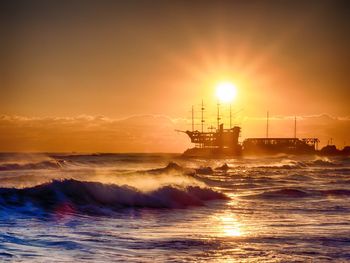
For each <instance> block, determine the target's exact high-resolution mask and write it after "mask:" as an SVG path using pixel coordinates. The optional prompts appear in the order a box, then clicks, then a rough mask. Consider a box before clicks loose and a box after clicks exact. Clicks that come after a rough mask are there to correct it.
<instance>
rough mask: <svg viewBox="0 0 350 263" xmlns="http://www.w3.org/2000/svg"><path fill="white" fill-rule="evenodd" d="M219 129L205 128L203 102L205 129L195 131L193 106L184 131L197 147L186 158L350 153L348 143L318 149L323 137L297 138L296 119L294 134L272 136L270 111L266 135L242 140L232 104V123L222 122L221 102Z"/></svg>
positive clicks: (186, 153)
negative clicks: (233, 117) (340, 147)
mask: <svg viewBox="0 0 350 263" xmlns="http://www.w3.org/2000/svg"><path fill="white" fill-rule="evenodd" d="M217 107H218V108H217V128H214V127H212V126H211V127H210V128H209V129H210V131H208V132H205V131H204V123H205V120H204V117H203V116H204V115H203V111H204V106H203V101H202V105H201V131H199V130H194V110H193V106H192V130H186V131H181V130H177V131H178V132H182V133H185V134H187V136H188V137H189V138H190V140H191V142H192V143H193V144H194V147H193V148H190V149H187V150H186V151H185V152H184V153H183V156H186V157H232V156H233V157H234V156H242V155H274V154H292V155H310V154H318V155H350V146H345V147H344V149H343V150H338V149H337V148H336V147H335V146H334V145H327V146H325V147H323V148H322V149H321V150H319V149H318V145H319V143H320V140H319V139H318V138H297V136H296V118H295V121H294V137H291V138H284V137H274V138H270V137H269V136H268V135H269V113H268V112H267V118H266V137H262V138H246V139H245V140H244V141H243V142H242V143H240V141H239V138H240V133H241V127H239V126H232V125H231V123H232V121H231V116H232V114H231V107H230V126H229V128H227V129H225V128H224V123H222V122H220V120H221V118H220V104H219V103H218V104H217Z"/></svg>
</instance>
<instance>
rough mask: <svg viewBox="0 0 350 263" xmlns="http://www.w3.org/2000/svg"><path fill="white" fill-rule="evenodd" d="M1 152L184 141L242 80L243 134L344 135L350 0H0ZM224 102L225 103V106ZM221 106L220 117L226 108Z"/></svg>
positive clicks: (238, 105)
mask: <svg viewBox="0 0 350 263" xmlns="http://www.w3.org/2000/svg"><path fill="white" fill-rule="evenodd" d="M0 5H1V11H0V12H1V16H0V17H1V18H0V19H1V27H0V30H1V31H0V33H1V41H0V52H1V60H0V61H1V62H0V89H1V90H0V91H1V96H0V115H1V116H0V151H111V152H118V151H133V152H147V151H165V152H172V151H174V152H181V151H183V150H185V149H186V147H188V146H189V144H188V139H187V138H186V137H184V136H183V135H181V134H177V133H175V132H174V129H177V128H180V129H189V128H190V124H189V121H188V119H189V118H190V112H189V111H190V108H191V105H192V104H194V105H195V106H196V108H198V109H199V107H198V105H199V103H200V102H201V99H203V100H204V102H205V104H206V107H207V112H206V117H207V124H208V125H210V124H211V122H213V121H214V120H213V114H215V108H214V107H215V103H216V98H215V85H216V84H217V83H218V82H220V81H231V82H232V83H234V84H235V85H236V86H237V89H238V91H237V98H236V100H235V101H234V102H233V104H232V107H233V109H234V112H237V114H236V115H235V117H236V118H235V123H236V124H239V125H241V126H242V129H243V133H242V139H243V138H244V137H248V136H252V137H262V136H265V133H264V132H265V128H264V123H265V121H264V116H265V115H266V111H267V110H269V111H270V113H271V116H272V119H271V133H272V135H274V136H281V137H288V136H289V137H290V136H292V134H293V121H294V116H298V120H299V122H298V123H299V124H300V126H299V127H298V132H299V136H307V137H320V139H321V140H322V143H323V144H326V143H327V140H329V139H330V138H333V140H334V142H335V143H336V144H337V146H339V147H342V146H343V145H344V143H347V144H350V133H348V131H349V129H350V107H349V99H350V85H349V84H350V72H349V69H350V49H349V47H350V34H349V25H350V21H349V20H350V19H349V13H350V5H349V3H348V1H335V0H332V1H322V0H320V1H133V0H129V1H2V2H1V4H0ZM223 113H227V106H226V108H225V106H223ZM226 116H227V115H226Z"/></svg>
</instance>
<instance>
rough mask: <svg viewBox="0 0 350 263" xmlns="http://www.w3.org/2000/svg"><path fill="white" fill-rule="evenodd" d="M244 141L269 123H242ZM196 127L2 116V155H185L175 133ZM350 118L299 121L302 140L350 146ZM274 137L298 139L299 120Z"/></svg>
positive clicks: (283, 119) (283, 123)
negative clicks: (174, 153) (316, 140)
mask: <svg viewBox="0 0 350 263" xmlns="http://www.w3.org/2000/svg"><path fill="white" fill-rule="evenodd" d="M236 121H237V122H238V123H239V124H240V126H241V127H242V137H241V140H243V139H245V138H249V137H264V136H265V131H266V118H264V117H240V118H238V119H237V120H236ZM190 123H191V121H190V120H188V119H184V118H176V119H172V118H169V117H167V116H164V115H136V116H131V117H128V118H124V119H112V118H108V117H104V116H88V115H81V116H76V117H47V118H38V117H23V116H7V115H3V116H0V151H40V152H72V151H75V152H183V151H184V150H185V149H187V148H188V147H191V144H190V142H189V138H188V137H187V136H186V135H185V134H182V133H177V132H175V129H181V130H185V129H188V128H190V125H191V124H190ZM349 130H350V118H349V117H334V116H331V115H328V114H320V115H312V116H297V136H298V137H318V138H319V139H320V140H321V145H325V144H327V142H328V141H330V139H331V138H332V140H333V142H334V143H336V144H337V145H338V147H340V148H342V147H343V146H344V143H347V144H350V133H349V132H348V131H349ZM269 135H270V137H292V136H294V116H272V117H271V118H270V122H269Z"/></svg>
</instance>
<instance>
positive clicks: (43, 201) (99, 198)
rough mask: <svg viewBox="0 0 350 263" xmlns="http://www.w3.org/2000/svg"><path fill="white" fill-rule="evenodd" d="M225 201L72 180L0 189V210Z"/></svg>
mask: <svg viewBox="0 0 350 263" xmlns="http://www.w3.org/2000/svg"><path fill="white" fill-rule="evenodd" d="M215 199H227V197H226V196H225V195H224V194H222V193H219V192H216V191H213V190H211V189H210V188H201V187H199V186H187V187H176V186H163V187H161V188H158V189H156V190H154V191H151V192H142V191H139V190H137V189H136V188H133V187H130V186H126V185H124V186H118V185H113V184H102V183H98V182H84V181H77V180H74V179H69V180H63V181H58V180H55V181H52V182H50V183H46V184H42V185H38V186H35V187H31V188H24V189H16V188H0V207H2V208H7V209H8V208H14V209H16V208H20V207H24V206H28V203H30V204H31V205H32V206H34V207H37V208H42V209H44V210H48V211H56V210H57V208H60V207H65V208H69V210H70V211H78V212H91V211H96V210H98V209H99V208H102V209H112V210H115V209H121V208H186V207H188V206H201V205H204V202H205V201H210V200H215Z"/></svg>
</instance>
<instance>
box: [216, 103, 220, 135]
mask: <svg viewBox="0 0 350 263" xmlns="http://www.w3.org/2000/svg"><path fill="white" fill-rule="evenodd" d="M217 107H218V111H217V118H216V119H217V123H218V130H219V129H220V103H219V101H218V104H217Z"/></svg>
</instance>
